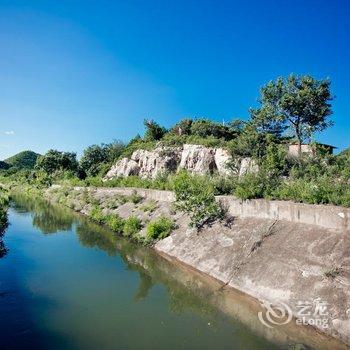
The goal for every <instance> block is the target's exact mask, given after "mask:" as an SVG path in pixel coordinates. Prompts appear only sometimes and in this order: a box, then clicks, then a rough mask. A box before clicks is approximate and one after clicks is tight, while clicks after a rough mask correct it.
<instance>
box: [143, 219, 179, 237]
mask: <svg viewBox="0 0 350 350" xmlns="http://www.w3.org/2000/svg"><path fill="white" fill-rule="evenodd" d="M174 228H175V224H174V222H173V221H172V220H170V219H168V218H166V217H163V216H162V217H160V218H158V219H156V220H154V221H152V222H150V223H149V224H148V225H147V231H146V237H147V240H153V239H163V238H165V237H167V236H169V234H170V233H171V231H172V230H173V229H174Z"/></svg>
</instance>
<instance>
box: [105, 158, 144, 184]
mask: <svg viewBox="0 0 350 350" xmlns="http://www.w3.org/2000/svg"><path fill="white" fill-rule="evenodd" d="M139 172H140V167H139V166H138V164H137V162H135V161H134V160H132V159H128V158H123V159H120V160H119V161H118V162H117V163H116V164H115V165H113V166H112V168H111V169H110V170H109V171H108V173H107V174H106V179H112V178H114V177H119V176H130V175H138V174H139Z"/></svg>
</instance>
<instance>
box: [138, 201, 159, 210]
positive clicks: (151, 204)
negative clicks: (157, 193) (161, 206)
mask: <svg viewBox="0 0 350 350" xmlns="http://www.w3.org/2000/svg"><path fill="white" fill-rule="evenodd" d="M157 207H158V205H157V202H156V201H155V200H150V201H148V202H147V203H145V204H144V205H142V206H140V209H141V210H142V211H144V212H150V213H153V212H154V211H155V210H156V209H157Z"/></svg>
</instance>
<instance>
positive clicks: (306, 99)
mask: <svg viewBox="0 0 350 350" xmlns="http://www.w3.org/2000/svg"><path fill="white" fill-rule="evenodd" d="M331 100H332V96H331V93H330V81H329V80H327V79H323V80H316V79H315V78H313V77H311V76H308V75H306V76H301V77H299V76H295V75H290V76H289V77H288V78H281V77H280V78H278V79H277V80H275V81H270V82H269V83H268V84H267V85H265V86H263V87H262V89H261V96H260V104H261V107H260V108H257V109H251V110H250V112H251V115H252V120H253V122H254V123H255V124H256V125H257V126H258V128H260V129H261V130H262V131H265V132H268V133H274V134H277V135H280V134H281V133H282V132H283V131H285V130H286V129H288V130H289V131H291V132H292V135H293V136H294V137H295V138H296V140H297V142H298V145H299V154H301V144H302V142H303V141H304V140H306V139H309V138H310V137H311V136H312V134H313V133H314V132H318V131H322V130H324V129H325V128H327V127H328V126H330V125H332V122H331V121H329V120H328V117H329V116H330V115H331V114H332V109H331V104H330V101H331Z"/></svg>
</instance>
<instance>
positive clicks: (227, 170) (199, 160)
mask: <svg viewBox="0 0 350 350" xmlns="http://www.w3.org/2000/svg"><path fill="white" fill-rule="evenodd" d="M180 169H185V170H187V171H189V172H191V173H195V174H199V175H205V174H213V173H215V172H217V173H218V174H220V175H224V176H225V175H230V174H232V173H236V174H238V175H240V176H241V175H243V174H245V173H247V172H256V171H257V169H258V167H257V164H256V163H255V161H254V160H253V159H251V158H243V159H242V160H240V161H238V160H236V161H232V158H231V156H230V154H229V153H228V152H227V151H226V150H225V149H222V148H209V147H204V146H200V145H190V144H185V145H183V146H182V147H173V148H171V147H158V148H156V149H154V150H152V151H147V150H141V149H140V150H137V151H135V152H134V153H133V154H132V155H131V158H130V159H129V158H122V159H120V160H119V161H118V162H117V163H116V164H115V165H113V166H112V168H111V169H110V170H109V171H108V173H107V174H106V179H112V178H114V177H119V176H130V175H138V176H140V177H144V178H155V177H156V176H157V174H159V173H162V172H163V173H164V172H176V171H179V170H180Z"/></svg>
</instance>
